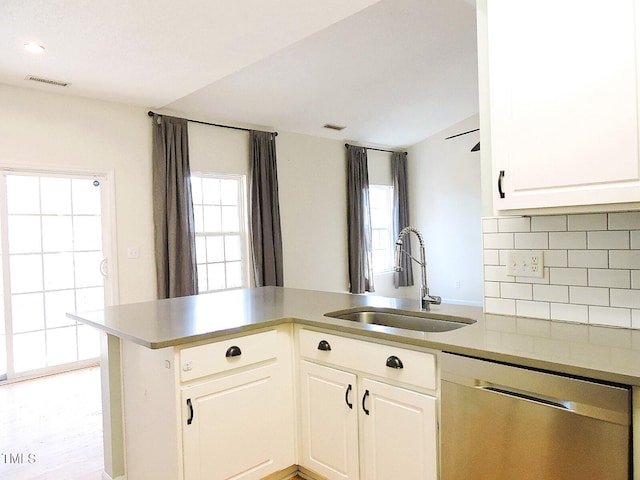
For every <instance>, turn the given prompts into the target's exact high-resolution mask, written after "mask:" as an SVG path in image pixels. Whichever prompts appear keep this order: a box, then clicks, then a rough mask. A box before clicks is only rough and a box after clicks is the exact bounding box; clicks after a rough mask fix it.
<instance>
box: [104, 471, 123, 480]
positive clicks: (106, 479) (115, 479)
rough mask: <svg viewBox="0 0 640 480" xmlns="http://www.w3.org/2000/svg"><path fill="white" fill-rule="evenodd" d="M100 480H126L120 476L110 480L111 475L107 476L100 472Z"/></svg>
mask: <svg viewBox="0 0 640 480" xmlns="http://www.w3.org/2000/svg"><path fill="white" fill-rule="evenodd" d="M102 480H127V477H126V476H121V477H116V478H111V475H109V474H108V473H107V472H102Z"/></svg>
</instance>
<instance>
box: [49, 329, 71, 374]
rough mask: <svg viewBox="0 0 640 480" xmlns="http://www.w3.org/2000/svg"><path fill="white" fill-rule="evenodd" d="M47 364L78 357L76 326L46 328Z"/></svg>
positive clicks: (60, 362)
mask: <svg viewBox="0 0 640 480" xmlns="http://www.w3.org/2000/svg"><path fill="white" fill-rule="evenodd" d="M46 339H47V365H60V364H62V363H69V362H75V361H76V360H77V359H78V353H77V352H78V350H77V349H78V340H77V338H76V327H75V326H73V327H65V328H54V329H53V330H47V335H46Z"/></svg>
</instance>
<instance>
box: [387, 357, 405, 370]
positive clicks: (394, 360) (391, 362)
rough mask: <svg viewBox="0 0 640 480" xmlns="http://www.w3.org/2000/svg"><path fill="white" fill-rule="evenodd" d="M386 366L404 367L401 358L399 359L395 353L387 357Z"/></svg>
mask: <svg viewBox="0 0 640 480" xmlns="http://www.w3.org/2000/svg"><path fill="white" fill-rule="evenodd" d="M387 367H389V368H404V365H403V364H402V360H400V359H399V358H398V357H396V356H395V355H391V356H390V357H389V358H387Z"/></svg>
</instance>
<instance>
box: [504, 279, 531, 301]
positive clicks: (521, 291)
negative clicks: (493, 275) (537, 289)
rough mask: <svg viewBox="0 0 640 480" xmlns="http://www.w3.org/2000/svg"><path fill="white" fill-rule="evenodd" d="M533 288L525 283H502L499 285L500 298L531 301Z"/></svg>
mask: <svg viewBox="0 0 640 480" xmlns="http://www.w3.org/2000/svg"><path fill="white" fill-rule="evenodd" d="M532 287H533V286H532V285H530V284H526V283H502V284H501V285H500V296H501V297H502V298H514V299H522V300H531V298H533V297H532V295H533V294H532V291H533V288H532Z"/></svg>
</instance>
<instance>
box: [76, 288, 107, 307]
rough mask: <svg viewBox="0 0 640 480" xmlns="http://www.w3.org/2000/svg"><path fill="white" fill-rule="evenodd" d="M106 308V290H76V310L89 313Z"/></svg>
mask: <svg viewBox="0 0 640 480" xmlns="http://www.w3.org/2000/svg"><path fill="white" fill-rule="evenodd" d="M99 308H104V288H102V287H94V288H78V289H77V290H76V310H77V311H78V312H87V311H89V310H97V309H99Z"/></svg>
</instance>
